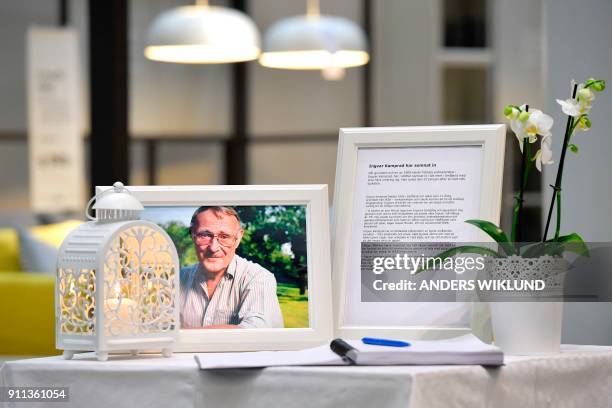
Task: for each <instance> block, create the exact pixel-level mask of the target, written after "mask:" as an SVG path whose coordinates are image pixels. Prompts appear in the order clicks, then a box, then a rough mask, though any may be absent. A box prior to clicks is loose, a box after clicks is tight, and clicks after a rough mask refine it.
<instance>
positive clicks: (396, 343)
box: [361, 337, 410, 347]
mask: <svg viewBox="0 0 612 408" xmlns="http://www.w3.org/2000/svg"><path fill="white" fill-rule="evenodd" d="M361 341H362V342H363V344H371V345H373V346H389V347H408V346H410V343H408V342H407V341H400V340H389V339H376V338H374V337H364V338H363V339H361Z"/></svg>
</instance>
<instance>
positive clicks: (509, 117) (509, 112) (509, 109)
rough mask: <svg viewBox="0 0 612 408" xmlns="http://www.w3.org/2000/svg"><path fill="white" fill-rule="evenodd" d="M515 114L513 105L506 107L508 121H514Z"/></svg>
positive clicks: (505, 114) (505, 112) (505, 113)
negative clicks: (513, 115)
mask: <svg viewBox="0 0 612 408" xmlns="http://www.w3.org/2000/svg"><path fill="white" fill-rule="evenodd" d="M513 112H514V108H513V107H512V105H506V106H505V107H504V116H505V117H506V118H508V119H513V118H512V114H513Z"/></svg>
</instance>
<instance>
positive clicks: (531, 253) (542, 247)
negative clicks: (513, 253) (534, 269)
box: [521, 242, 547, 258]
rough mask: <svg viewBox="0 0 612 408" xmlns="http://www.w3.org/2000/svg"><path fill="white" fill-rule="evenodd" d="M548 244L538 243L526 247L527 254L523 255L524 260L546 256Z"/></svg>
mask: <svg viewBox="0 0 612 408" xmlns="http://www.w3.org/2000/svg"><path fill="white" fill-rule="evenodd" d="M546 250H547V243H545V242H538V243H537V244H534V245H531V246H529V247H526V249H525V252H523V253H522V254H521V256H522V257H523V258H539V257H541V256H542V255H545V254H546Z"/></svg>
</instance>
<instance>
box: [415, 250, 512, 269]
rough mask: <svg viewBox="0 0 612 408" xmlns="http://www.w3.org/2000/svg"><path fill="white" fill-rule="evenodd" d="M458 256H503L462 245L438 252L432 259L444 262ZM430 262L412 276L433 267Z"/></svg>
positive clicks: (432, 263) (492, 251) (495, 252)
mask: <svg viewBox="0 0 612 408" xmlns="http://www.w3.org/2000/svg"><path fill="white" fill-rule="evenodd" d="M459 254H480V255H485V256H492V257H495V258H503V255H502V254H500V253H499V252H497V251H494V250H492V249H489V248H486V247H479V246H475V245H464V246H458V247H455V248H451V249H447V250H446V251H443V252H440V253H439V254H438V255H436V256H434V258H440V259H441V260H442V261H443V262H444V260H445V259H447V258H451V257H453V256H455V255H459ZM431 261H432V262H427V265H425V266H424V267H422V268H419V269H417V270H416V271H415V272H414V274H415V275H416V274H417V273H421V272H424V271H426V270H429V269H431V268H432V266H433V265H434V262H433V260H431Z"/></svg>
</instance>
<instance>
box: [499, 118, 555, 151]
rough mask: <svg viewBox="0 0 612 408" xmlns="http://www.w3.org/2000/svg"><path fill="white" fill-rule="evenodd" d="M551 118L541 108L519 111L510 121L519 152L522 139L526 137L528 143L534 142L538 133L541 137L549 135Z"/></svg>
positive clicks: (551, 124) (551, 123)
mask: <svg viewBox="0 0 612 408" xmlns="http://www.w3.org/2000/svg"><path fill="white" fill-rule="evenodd" d="M553 123H554V121H553V118H552V117H550V116H549V115H547V114H545V113H544V112H542V111H541V110H538V109H533V110H532V111H528V112H527V111H523V112H521V113H520V114H519V115H518V117H517V118H516V119H513V120H511V121H510V128H511V129H512V131H513V132H514V134H515V135H516V137H517V139H518V141H519V146H520V148H521V152H522V151H523V140H524V139H525V138H527V140H528V141H529V143H535V142H536V140H538V135H541V136H543V137H546V136H550V135H551V133H550V129H551V128H552V126H553Z"/></svg>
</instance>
